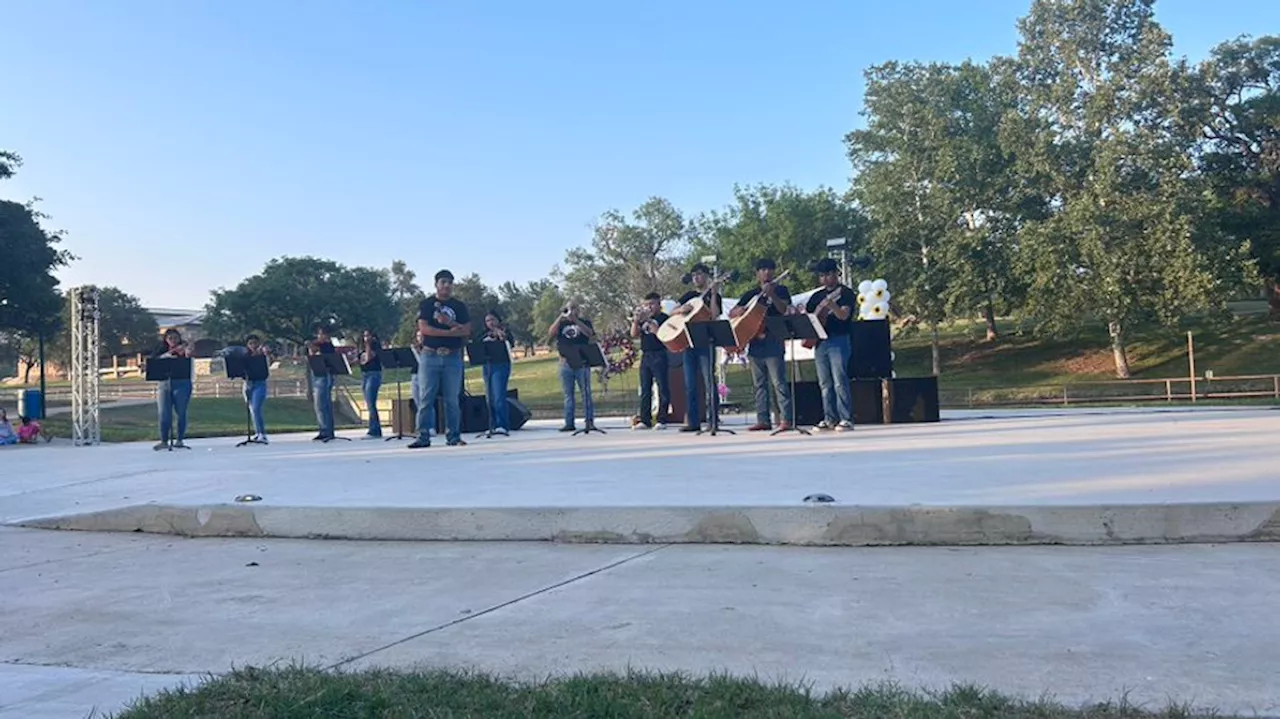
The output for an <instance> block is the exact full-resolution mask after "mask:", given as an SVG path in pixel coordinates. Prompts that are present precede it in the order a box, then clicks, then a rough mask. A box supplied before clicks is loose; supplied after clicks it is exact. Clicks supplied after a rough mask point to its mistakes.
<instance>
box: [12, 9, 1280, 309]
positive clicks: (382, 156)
mask: <svg viewBox="0 0 1280 719" xmlns="http://www.w3.org/2000/svg"><path fill="white" fill-rule="evenodd" d="M1028 7H1029V0H983V1H982V2H957V1H956V0H916V1H912V0H900V1H898V2H887V3H881V2H854V1H853V0H846V1H845V2H836V1H833V0H813V1H812V2H805V1H803V0H800V1H798V2H796V3H794V4H792V5H790V6H789V7H788V5H786V4H784V3H780V2H772V3H765V2H758V1H756V0H742V1H741V2H722V1H719V0H716V1H710V0H709V1H706V2H697V1H696V0H686V1H685V2H677V1H675V0H650V1H649V2H643V3H641V2H629V3H623V2H600V1H598V0H597V1H595V2H588V1H585V0H583V1H578V0H573V1H569V0H547V1H546V2H514V1H508V2H496V1H484V0H476V1H473V2H464V1H462V0H455V1H451V2H446V1H443V0H437V1H430V0H420V1H416V2H409V1H407V0H406V1H403V2H393V1H391V0H380V1H375V2H363V3H356V2H354V1H351V2H331V1H328V0H309V1H306V2H304V1H303V0H270V1H268V2H261V1H259V2H250V1H249V0H116V1H115V2H104V1H100V0H77V1H68V0H0V18H3V22H4V30H3V33H2V35H0V37H3V41H2V42H0V76H2V77H3V83H0V147H3V148H6V149H11V150H15V151H18V152H19V153H21V154H22V155H23V157H24V158H25V160H26V165H25V166H24V167H23V169H22V171H21V172H20V173H19V175H18V176H17V177H16V178H15V179H14V180H11V181H9V182H7V183H4V184H2V185H0V197H5V198H7V199H16V200H20V201H25V200H26V199H29V198H30V197H32V196H40V197H42V198H44V202H43V204H42V206H41V207H42V209H43V210H44V211H45V212H47V213H49V214H51V215H52V216H53V219H52V221H51V222H50V226H51V227H53V228H61V229H64V230H66V231H67V232H68V237H67V241H66V247H67V248H69V249H70V250H71V251H72V252H74V253H75V254H76V255H78V256H79V257H80V259H79V261H78V262H76V263H75V264H74V265H73V266H71V267H70V268H68V269H67V270H66V271H64V272H63V273H62V275H61V276H62V279H63V282H64V284H80V283H87V282H94V283H98V284H103V285H116V286H119V287H121V288H122V289H124V290H125V291H127V292H131V293H133V294H135V295H138V296H139V297H140V298H141V299H142V300H143V302H144V303H145V304H147V305H151V306H179V307H199V306H202V305H203V304H204V303H205V302H206V301H207V299H208V293H209V290H211V289H213V288H216V287H219V286H228V287H229V286H234V285H235V284H236V283H237V282H239V280H240V279H241V278H243V277H245V276H247V275H250V274H253V273H255V272H256V271H258V270H259V269H260V268H261V267H262V265H263V264H264V263H265V262H266V261H267V260H268V259H270V258H272V257H278V256H281V255H302V254H314V255H319V256H324V257H329V258H333V259H335V260H338V261H340V262H344V263H348V264H362V265H369V266H376V267H385V266H388V265H389V264H390V263H391V261H392V260H393V259H397V258H399V259H404V260H406V261H407V262H408V263H409V266H410V267H412V268H414V269H415V270H416V271H417V272H418V274H419V275H420V276H429V275H431V274H433V273H434V271H435V270H436V269H438V268H440V267H449V268H450V269H452V270H453V271H454V272H455V273H458V274H464V273H469V272H478V273H480V275H481V276H482V277H483V278H484V279H485V280H486V281H487V282H489V283H491V284H495V285H496V284H498V283H500V282H502V281H503V280H508V279H512V280H517V281H526V280H531V279H536V278H538V277H542V276H544V275H545V274H546V273H547V271H548V270H549V269H550V268H551V266H552V265H553V264H554V263H556V262H559V261H560V260H561V259H562V258H563V256H564V252H565V250H566V249H567V248H569V247H573V246H576V245H581V244H585V243H587V242H589V240H590V229H589V225H590V223H591V222H592V221H593V219H595V218H596V217H598V216H599V214H600V213H601V212H603V211H605V210H607V209H610V208H619V209H622V210H630V209H631V208H633V207H635V206H637V205H638V204H640V203H642V202H643V201H644V200H645V199H647V198H648V197H650V196H653V195H660V196H664V197H667V198H669V199H671V200H672V202H674V203H675V204H676V206H677V207H679V208H681V209H682V210H684V211H685V212H686V213H687V214H688V215H693V214H696V213H698V212H701V211H704V210H710V209H716V208H719V207H722V206H723V205H725V204H726V203H727V202H728V201H729V199H730V197H731V191H732V187H733V184H734V183H735V182H738V183H756V182H773V183H781V182H791V183H794V184H796V185H799V186H801V187H805V188H812V187H816V186H818V185H829V186H834V187H838V188H841V189H843V188H844V187H845V186H847V183H848V176H849V169H848V165H847V162H846V160H845V157H844V151H843V147H842V143H841V139H842V137H843V135H844V134H845V133H846V132H848V131H849V130H850V129H853V128H854V127H856V126H857V125H858V123H859V118H858V111H859V108H860V98H861V94H862V71H863V70H864V69H865V68H867V67H868V66H870V65H874V64H877V63H880V62H884V61H887V60H894V59H896V60H922V61H934V60H936V61H960V60H964V59H966V58H974V59H979V60H980V59H985V58H987V57H990V56H991V55H994V54H1008V53H1012V52H1013V51H1014V49H1015V44H1016V40H1017V35H1016V30H1015V21H1016V20H1017V18H1019V17H1021V16H1022V15H1024V14H1025V13H1026V10H1027V8H1028ZM784 8H787V9H784ZM1157 13H1158V17H1159V19H1160V21H1161V22H1162V23H1163V24H1164V25H1165V27H1166V29H1168V30H1169V31H1170V32H1172V33H1173V36H1174V42H1175V51H1176V52H1177V53H1178V54H1185V55H1188V56H1190V57H1191V58H1193V59H1199V58H1201V57H1203V56H1204V55H1205V53H1206V52H1207V51H1208V49H1209V48H1211V47H1212V46H1213V45H1215V44H1217V43H1218V42H1220V41H1222V40H1225V39H1229V38H1232V37H1235V36H1236V35H1240V34H1244V33H1249V34H1255V35H1259V34H1265V33H1267V32H1268V31H1270V32H1277V31H1280V3H1277V2H1274V1H1272V0H1217V2H1214V3H1212V4H1211V5H1206V4H1205V3H1203V2H1195V1H1193V0H1161V2H1159V3H1158V4H1157ZM154 250H161V252H160V254H159V255H157V256H155V257H154V258H153V259H148V258H147V255H148V253H150V252H152V251H154Z"/></svg>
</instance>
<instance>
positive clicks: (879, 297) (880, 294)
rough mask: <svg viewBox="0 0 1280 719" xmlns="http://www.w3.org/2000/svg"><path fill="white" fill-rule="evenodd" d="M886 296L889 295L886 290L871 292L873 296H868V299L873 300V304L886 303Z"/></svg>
mask: <svg viewBox="0 0 1280 719" xmlns="http://www.w3.org/2000/svg"><path fill="white" fill-rule="evenodd" d="M886 294H888V293H887V292H886V291H885V290H871V294H869V295H867V299H868V300H871V303H872V304H879V303H880V302H883V301H884V296H885V295H886Z"/></svg>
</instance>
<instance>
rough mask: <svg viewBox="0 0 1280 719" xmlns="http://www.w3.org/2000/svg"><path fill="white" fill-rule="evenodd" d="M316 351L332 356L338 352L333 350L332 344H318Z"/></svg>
mask: <svg viewBox="0 0 1280 719" xmlns="http://www.w3.org/2000/svg"><path fill="white" fill-rule="evenodd" d="M316 351H317V352H319V353H320V354H322V355H331V354H333V353H334V352H337V350H335V349H334V348H333V343H332V342H316Z"/></svg>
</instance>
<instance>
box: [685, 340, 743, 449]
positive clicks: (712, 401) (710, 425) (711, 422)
mask: <svg viewBox="0 0 1280 719" xmlns="http://www.w3.org/2000/svg"><path fill="white" fill-rule="evenodd" d="M685 332H688V333H689V343H690V344H692V345H693V346H694V347H697V348H698V349H703V348H707V349H710V352H709V353H708V360H709V362H710V364H711V377H710V379H709V380H707V429H706V430H703V429H702V427H701V426H699V427H698V434H699V435H701V434H705V433H709V434H711V435H712V436H715V435H717V434H719V433H721V432H724V433H725V434H735V432H734V431H733V430H731V429H720V379H719V376H718V375H717V374H716V364H717V362H716V359H717V357H716V348H717V347H735V346H737V344H738V340H737V339H736V338H735V337H734V336H733V325H731V324H730V323H729V320H711V321H710V322H690V323H689V324H687V325H685ZM688 359H689V357H688V356H687V355H686V356H685V360H686V361H687V360H688ZM701 374H702V368H701V367H699V368H698V372H697V373H696V374H695V375H694V376H695V377H696V376H700V375H701ZM696 391H698V388H697V387H696V386H695V387H692V388H689V387H686V388H685V392H696ZM690 419H695V418H692V417H691V418H690ZM697 419H698V421H699V424H701V419H700V418H697Z"/></svg>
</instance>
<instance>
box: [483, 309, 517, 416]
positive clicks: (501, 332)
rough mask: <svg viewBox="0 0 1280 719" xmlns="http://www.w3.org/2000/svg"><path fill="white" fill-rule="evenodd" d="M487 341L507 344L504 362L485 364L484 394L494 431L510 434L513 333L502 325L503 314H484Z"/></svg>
mask: <svg viewBox="0 0 1280 719" xmlns="http://www.w3.org/2000/svg"><path fill="white" fill-rule="evenodd" d="M484 329H485V331H484V337H483V338H482V339H483V340H484V341H485V342H501V343H503V344H505V345H506V346H507V359H506V361H504V362H486V363H485V365H484V395H485V400H486V401H487V402H488V403H489V416H490V417H491V418H492V420H493V421H492V423H491V424H490V427H491V429H492V430H493V431H494V432H499V433H502V434H504V435H508V434H510V431H509V426H510V417H509V414H510V413H509V412H508V411H507V410H508V409H509V408H508V406H507V385H508V383H509V382H510V381H511V352H512V345H511V335H509V334H507V328H506V327H503V326H502V315H501V314H499V313H498V311H497V310H496V309H495V310H489V312H488V313H486V314H485V316H484Z"/></svg>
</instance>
